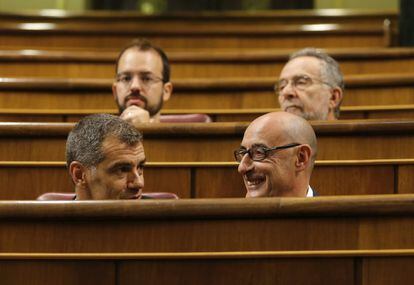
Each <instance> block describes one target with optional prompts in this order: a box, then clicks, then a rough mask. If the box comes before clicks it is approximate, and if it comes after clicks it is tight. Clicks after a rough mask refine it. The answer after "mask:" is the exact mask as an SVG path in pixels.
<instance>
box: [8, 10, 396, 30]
mask: <svg viewBox="0 0 414 285" xmlns="http://www.w3.org/2000/svg"><path fill="white" fill-rule="evenodd" d="M385 19H389V20H391V22H397V21H398V11H395V10H391V9H376V10H361V9H358V10H356V9H313V10H273V11H254V12H253V13H252V12H246V11H225V12H214V11H208V12H206V11H204V12H194V11H192V12H191V13H189V12H170V11H169V12H168V14H144V13H139V12H135V11H116V12H115V11H111V12H108V11H82V12H72V11H64V10H59V11H56V10H42V11H30V12H5V11H3V12H1V13H0V22H1V23H19V22H20V23H22V22H47V23H77V24H80V23H82V24H85V25H88V24H103V25H105V24H108V23H111V25H115V26H116V27H129V28H131V27H133V28H137V29H144V28H148V27H156V28H164V27H165V26H173V27H176V28H185V27H188V25H193V26H196V27H214V28H219V27H223V26H226V27H241V26H266V25H272V24H286V23H290V24H319V23H348V24H381V23H383V21H384V20H385Z"/></svg>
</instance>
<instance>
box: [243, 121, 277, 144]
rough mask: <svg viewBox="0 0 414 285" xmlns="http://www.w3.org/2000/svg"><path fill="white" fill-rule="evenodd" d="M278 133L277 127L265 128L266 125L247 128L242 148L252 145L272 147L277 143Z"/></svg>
mask: <svg viewBox="0 0 414 285" xmlns="http://www.w3.org/2000/svg"><path fill="white" fill-rule="evenodd" d="M279 140H280V132H279V131H278V128H277V127H267V126H266V124H262V125H259V124H255V125H251V126H249V128H247V129H246V132H245V133H244V136H243V140H242V144H241V145H242V146H244V147H247V148H249V147H251V146H252V145H264V146H273V145H276V144H278V143H279Z"/></svg>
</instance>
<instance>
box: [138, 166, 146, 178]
mask: <svg viewBox="0 0 414 285" xmlns="http://www.w3.org/2000/svg"><path fill="white" fill-rule="evenodd" d="M144 166H145V165H144V164H141V165H139V166H138V174H139V175H142V174H144Z"/></svg>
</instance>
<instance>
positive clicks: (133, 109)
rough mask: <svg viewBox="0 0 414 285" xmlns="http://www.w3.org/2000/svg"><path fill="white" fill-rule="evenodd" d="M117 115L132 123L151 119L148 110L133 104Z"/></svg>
mask: <svg viewBox="0 0 414 285" xmlns="http://www.w3.org/2000/svg"><path fill="white" fill-rule="evenodd" d="M119 117H120V118H121V119H122V120H125V121H127V122H128V123H131V124H132V125H135V124H139V123H148V122H150V121H151V120H150V115H149V113H148V111H147V110H144V109H142V108H140V107H137V106H135V105H132V106H129V107H128V108H126V109H125V110H124V111H123V112H122V114H121V115H120V116H119Z"/></svg>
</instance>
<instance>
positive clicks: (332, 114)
mask: <svg viewBox="0 0 414 285" xmlns="http://www.w3.org/2000/svg"><path fill="white" fill-rule="evenodd" d="M343 90H344V81H343V76H342V73H341V70H340V68H339V65H338V63H337V62H336V61H335V60H334V59H333V58H332V57H330V56H329V55H328V54H326V53H325V52H323V51H321V50H317V49H314V48H305V49H302V50H300V51H298V52H296V53H294V54H292V55H291V56H290V58H289V61H288V62H287V63H286V65H285V66H284V67H283V69H282V72H281V73H280V77H279V81H278V82H277V83H276V84H275V92H276V95H277V96H278V99H279V104H280V107H281V109H282V110H283V111H286V112H289V113H293V114H296V115H298V116H301V117H302V118H304V119H306V120H336V119H338V117H339V108H340V105H341V102H342V98H343Z"/></svg>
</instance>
